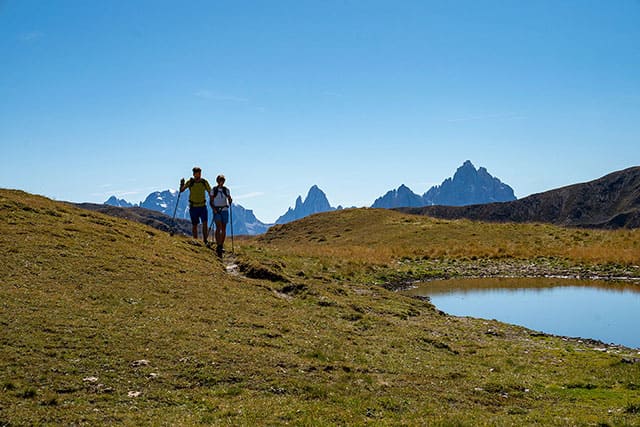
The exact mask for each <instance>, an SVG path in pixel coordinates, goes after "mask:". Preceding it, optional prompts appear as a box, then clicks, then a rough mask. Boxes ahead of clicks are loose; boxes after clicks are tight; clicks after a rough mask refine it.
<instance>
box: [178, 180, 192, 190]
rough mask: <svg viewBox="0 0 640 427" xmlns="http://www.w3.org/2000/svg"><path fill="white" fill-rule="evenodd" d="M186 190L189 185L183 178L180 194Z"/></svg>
mask: <svg viewBox="0 0 640 427" xmlns="http://www.w3.org/2000/svg"><path fill="white" fill-rule="evenodd" d="M189 181H191V180H189ZM186 189H187V184H186V183H185V182H184V178H182V179H181V180H180V192H181V193H182V192H183V191H184V190H186Z"/></svg>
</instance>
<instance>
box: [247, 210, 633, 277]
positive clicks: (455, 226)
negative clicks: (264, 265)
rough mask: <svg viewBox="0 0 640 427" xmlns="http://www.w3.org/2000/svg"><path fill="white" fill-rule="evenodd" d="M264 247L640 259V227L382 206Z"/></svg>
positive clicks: (275, 236) (276, 230)
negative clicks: (505, 219) (492, 219)
mask: <svg viewBox="0 0 640 427" xmlns="http://www.w3.org/2000/svg"><path fill="white" fill-rule="evenodd" d="M259 242H260V244H263V245H269V246H271V247H274V248H279V247H280V248H286V250H287V251H288V252H290V253H296V254H299V255H301V256H302V255H304V256H312V257H318V256H325V257H335V258H341V259H348V260H353V261H358V262H371V263H381V264H382V263H385V264H386V263H390V262H392V261H393V260H394V259H400V258H403V257H409V258H445V257H448V258H463V257H466V258H474V257H475V258H521V259H530V258H537V257H559V258H566V259H569V260H572V261H576V262H587V263H618V264H636V265H637V264H640V230H616V231H609V230H587V229H569V228H562V227H557V226H552V225H546V224H514V223H507V224H499V223H482V222H473V221H468V220H441V219H433V218H429V217H421V216H411V215H405V214H401V213H398V212H394V211H388V210H379V209H354V210H347V211H342V212H331V213H325V214H321V215H314V216H312V217H308V218H305V219H303V220H301V221H297V222H295V223H290V224H286V225H281V226H275V227H273V228H272V229H271V230H269V232H268V233H267V234H266V235H265V236H264V237H262V238H260V239H259Z"/></svg>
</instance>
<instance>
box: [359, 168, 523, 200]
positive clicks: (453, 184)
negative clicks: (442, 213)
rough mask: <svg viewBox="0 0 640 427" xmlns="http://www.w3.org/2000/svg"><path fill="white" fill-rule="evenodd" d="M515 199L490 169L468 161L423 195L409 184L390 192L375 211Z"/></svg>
mask: <svg viewBox="0 0 640 427" xmlns="http://www.w3.org/2000/svg"><path fill="white" fill-rule="evenodd" d="M512 200H516V196H515V195H514V193H513V189H512V188H511V187H509V186H508V185H507V184H504V183H502V182H501V181H500V180H499V179H498V178H494V177H493V176H491V175H490V174H489V172H488V171H487V169H485V168H483V167H481V168H480V169H476V168H475V166H474V165H473V163H471V161H469V160H467V161H466V162H464V164H463V165H462V166H460V167H459V168H458V170H457V171H456V173H455V175H453V178H447V179H446V180H444V182H443V183H442V184H440V185H436V186H433V187H431V188H430V189H429V190H428V191H427V192H426V193H424V194H423V195H422V196H419V195H418V194H415V193H414V192H413V191H411V189H410V188H409V187H407V186H406V185H404V184H403V185H401V186H400V187H399V188H398V189H397V190H391V191H389V192H387V194H385V195H384V196H382V197H380V198H378V199H376V201H375V202H374V203H373V205H372V206H371V207H373V208H387V209H391V208H399V207H421V206H432V205H446V206H465V205H474V204H480V203H492V202H509V201H512Z"/></svg>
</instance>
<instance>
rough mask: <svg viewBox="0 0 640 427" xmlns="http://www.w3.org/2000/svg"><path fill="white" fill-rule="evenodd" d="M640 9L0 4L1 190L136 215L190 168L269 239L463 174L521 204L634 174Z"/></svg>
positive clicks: (493, 2)
mask: <svg viewBox="0 0 640 427" xmlns="http://www.w3.org/2000/svg"><path fill="white" fill-rule="evenodd" d="M639 22H640V1H637V0H613V1H601V0H598V1H591V0H575V1H571V0H548V1H547V0H537V1H528V2H527V1H519V0H511V1H510V0H487V1H478V0H473V1H472V0H468V1H465V0H460V1H456V0H448V1H429V0H420V1H409V0H407V1H377V0H366V1H365V0H358V1H356V0H353V1H349V0H340V1H338V0H323V1H320V0H318V1H306V0H296V1H277V0H273V1H214V0H211V1H189V2H176V1H160V0H153V1H142V0H141V1H135V0H132V1H124V0H117V1H116V0H107V1H100V2H98V1H89V2H88V1H84V0H82V1H80V0H78V1H67V0H59V1H31V0H0V147H1V148H0V149H1V160H0V162H1V163H0V166H1V168H0V187H3V188H19V189H23V190H26V191H29V192H33V193H37V194H43V195H46V196H48V197H52V198H55V199H58V200H70V201H93V202H103V201H105V200H106V199H107V198H108V197H109V196H110V195H112V194H115V195H117V196H119V197H124V198H126V199H127V200H130V201H134V202H135V201H140V200H141V199H143V198H144V197H145V196H146V195H147V194H148V193H150V192H151V191H154V190H163V189H167V188H175V187H176V186H177V184H178V181H179V179H180V178H181V177H183V176H184V177H188V176H189V175H190V171H191V167H192V166H193V165H195V164H197V165H200V166H201V167H202V168H203V172H204V173H203V174H204V176H205V177H209V178H211V179H212V180H213V178H214V177H215V175H216V174H218V173H224V174H225V175H226V176H227V178H228V184H229V187H230V188H231V189H232V191H233V193H234V195H235V199H236V201H237V202H238V203H240V204H242V205H243V206H245V207H247V208H249V209H253V210H254V211H255V213H256V215H257V216H258V218H260V219H261V220H263V221H273V220H275V218H276V217H278V216H279V215H280V214H282V213H284V211H286V209H287V208H288V207H289V206H290V205H292V204H293V202H294V200H295V198H296V197H297V195H299V194H302V195H303V196H304V195H305V194H306V192H307V190H308V189H309V187H310V186H311V185H313V184H317V185H319V186H320V188H322V189H323V190H324V191H325V192H326V193H327V195H328V197H329V200H330V202H331V203H332V204H333V205H334V206H335V205H338V204H342V205H345V206H353V205H356V206H364V205H370V204H371V203H372V202H373V201H374V199H375V198H376V197H378V196H380V195H382V194H384V193H385V192H386V191H388V190H389V189H392V188H397V187H398V186H399V185H400V184H403V183H404V184H406V185H408V186H409V187H410V188H412V189H413V190H414V191H415V192H417V193H420V194H422V193H423V192H425V191H426V190H427V189H428V188H429V187H430V186H431V185H433V184H437V183H440V182H441V181H442V180H443V179H445V178H447V177H449V176H451V175H452V174H453V173H454V172H455V169H456V168H457V167H458V166H460V165H461V164H462V163H463V162H464V161H465V160H467V159H469V160H471V161H472V162H473V163H474V164H475V165H476V166H485V167H486V168H487V169H488V170H489V172H490V173H492V174H493V175H495V176H497V177H499V178H500V179H501V180H503V181H504V182H506V183H508V184H510V185H511V186H512V187H513V188H514V190H515V192H516V195H517V196H518V197H523V196H526V195H529V194H531V193H535V192H540V191H546V190H549V189H552V188H556V187H560V186H563V185H567V184H572V183H576V182H583V181H588V180H591V179H595V178H598V177H600V176H602V175H605V174H607V173H609V172H612V171H615V170H619V169H623V168H626V167H630V166H635V165H638V164H640V161H639V159H640V25H639V24H638V23H639Z"/></svg>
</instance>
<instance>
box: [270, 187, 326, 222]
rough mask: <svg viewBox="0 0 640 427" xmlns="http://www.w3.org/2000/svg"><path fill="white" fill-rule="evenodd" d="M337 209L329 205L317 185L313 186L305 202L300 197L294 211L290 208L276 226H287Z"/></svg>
mask: <svg viewBox="0 0 640 427" xmlns="http://www.w3.org/2000/svg"><path fill="white" fill-rule="evenodd" d="M335 209H336V208H334V207H332V206H331V204H330V203H329V200H328V199H327V195H326V194H325V193H324V191H322V190H321V189H320V187H318V186H317V185H313V186H311V188H309V191H308V192H307V197H306V198H305V199H304V201H303V200H302V196H298V198H297V199H296V204H295V207H294V208H293V209H292V208H289V210H287V212H286V213H285V214H284V215H282V216H281V217H280V218H278V219H277V220H276V224H286V223H287V222H291V221H295V220H297V219H301V218H304V217H306V216H309V215H312V214H315V213H319V212H327V211H333V210H335Z"/></svg>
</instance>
